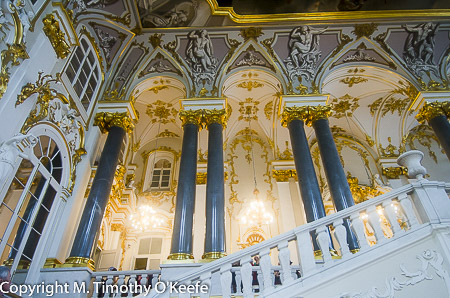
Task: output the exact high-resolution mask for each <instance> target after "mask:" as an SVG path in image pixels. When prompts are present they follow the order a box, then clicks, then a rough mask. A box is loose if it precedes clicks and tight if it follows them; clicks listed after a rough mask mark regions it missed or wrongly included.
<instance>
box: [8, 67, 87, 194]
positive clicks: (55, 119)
mask: <svg viewBox="0 0 450 298" xmlns="http://www.w3.org/2000/svg"><path fill="white" fill-rule="evenodd" d="M58 81H59V74H57V75H56V79H53V78H52V76H51V75H42V72H40V73H39V76H38V79H37V81H36V83H34V84H32V83H28V84H26V85H25V86H23V87H22V90H21V92H20V94H19V95H18V96H17V101H16V106H18V105H20V104H22V103H23V102H24V101H25V100H27V99H28V98H30V97H32V96H34V95H37V100H36V103H35V106H34V108H33V109H32V110H31V111H30V114H29V116H28V118H27V119H26V120H25V123H24V125H23V126H22V129H21V132H22V133H26V132H27V131H28V130H29V129H30V128H31V127H33V126H34V125H36V124H38V123H41V122H50V123H53V124H54V125H56V126H57V127H58V129H59V130H60V131H61V133H62V135H63V136H64V138H65V141H66V143H67V145H68V149H69V153H70V155H71V163H72V164H71V175H70V181H71V183H70V185H69V186H68V188H67V189H68V191H69V192H72V191H73V187H74V185H75V178H76V166H77V164H78V163H79V162H80V161H81V156H83V155H85V154H86V150H85V149H84V138H85V131H84V126H83V124H82V123H83V122H82V119H81V116H80V113H79V111H78V109H77V108H76V105H75V103H74V102H73V101H69V100H68V99H67V98H66V97H65V96H64V94H61V93H59V92H58V91H57V90H55V89H53V88H51V86H50V85H51V83H56V82H58Z"/></svg>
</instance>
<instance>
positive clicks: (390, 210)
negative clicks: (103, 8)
mask: <svg viewBox="0 0 450 298" xmlns="http://www.w3.org/2000/svg"><path fill="white" fill-rule="evenodd" d="M382 205H383V208H384V211H385V212H386V215H387V220H388V221H389V224H390V225H391V229H392V234H394V237H395V235H398V233H400V232H402V229H401V227H400V225H399V223H398V220H397V214H395V209H394V206H393V202H392V201H391V200H389V201H384V202H383V204H382ZM403 232H404V231H403Z"/></svg>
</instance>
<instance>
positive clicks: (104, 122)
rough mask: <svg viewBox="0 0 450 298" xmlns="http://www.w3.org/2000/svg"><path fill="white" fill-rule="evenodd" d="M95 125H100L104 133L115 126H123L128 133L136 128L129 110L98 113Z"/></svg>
mask: <svg viewBox="0 0 450 298" xmlns="http://www.w3.org/2000/svg"><path fill="white" fill-rule="evenodd" d="M94 125H96V126H98V127H99V128H100V131H101V132H102V133H107V132H108V131H109V130H110V128H111V127H113V126H118V127H122V128H123V129H125V131H126V132H128V133H131V132H132V131H133V128H134V124H133V121H132V119H131V117H130V116H129V115H128V113H127V112H123V113H119V112H115V113H111V112H102V113H97V114H96V115H95V118H94Z"/></svg>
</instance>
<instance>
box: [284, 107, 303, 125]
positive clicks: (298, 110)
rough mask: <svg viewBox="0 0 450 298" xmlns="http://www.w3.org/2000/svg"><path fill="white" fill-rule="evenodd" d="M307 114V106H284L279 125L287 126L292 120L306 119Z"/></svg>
mask: <svg viewBox="0 0 450 298" xmlns="http://www.w3.org/2000/svg"><path fill="white" fill-rule="evenodd" d="M308 115H309V111H308V106H302V107H286V108H284V111H283V113H282V114H281V125H283V127H287V125H288V124H289V123H290V122H291V121H292V120H302V121H305V122H306V121H307V119H308Z"/></svg>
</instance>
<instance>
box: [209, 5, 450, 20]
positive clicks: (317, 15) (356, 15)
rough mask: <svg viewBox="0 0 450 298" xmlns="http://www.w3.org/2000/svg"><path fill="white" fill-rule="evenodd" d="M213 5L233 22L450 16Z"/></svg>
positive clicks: (440, 11)
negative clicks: (244, 10)
mask: <svg viewBox="0 0 450 298" xmlns="http://www.w3.org/2000/svg"><path fill="white" fill-rule="evenodd" d="M206 1H207V2H208V4H209V6H210V7H211V11H212V15H217V16H226V17H229V18H230V19H231V20H232V21H233V22H235V23H239V24H245V23H267V22H277V23H280V22H282V23H286V22H299V21H306V22H314V21H329V22H335V21H337V20H343V21H344V20H347V21H353V20H366V19H397V20H398V19H404V20H411V19H415V18H417V19H420V18H428V19H429V18H430V17H436V18H445V17H449V16H450V9H428V10H378V11H338V12H309V13H281V14H254V15H241V14H238V13H236V12H235V11H234V9H233V7H220V6H219V4H218V3H217V1H216V0H206Z"/></svg>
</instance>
